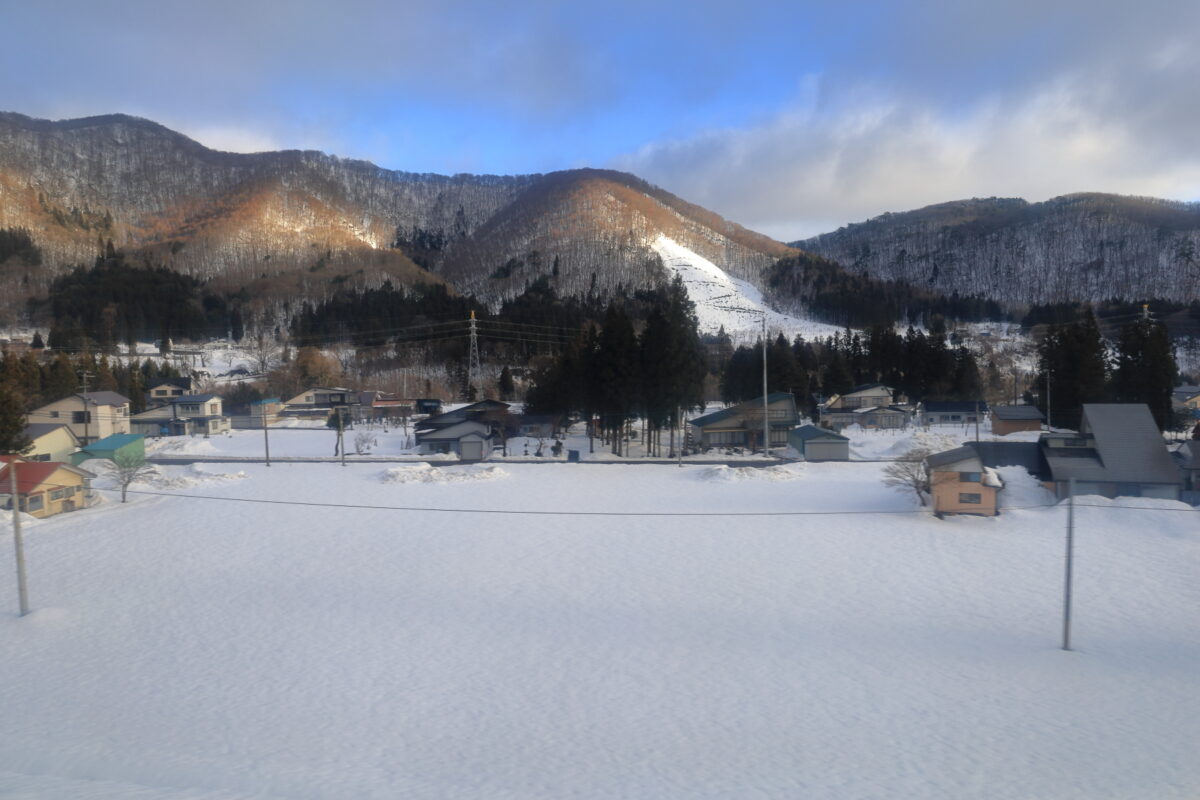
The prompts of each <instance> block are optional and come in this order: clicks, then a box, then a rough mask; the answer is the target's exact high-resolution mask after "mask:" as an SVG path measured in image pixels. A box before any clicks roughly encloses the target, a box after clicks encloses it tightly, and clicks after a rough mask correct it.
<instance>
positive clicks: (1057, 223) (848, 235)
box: [794, 194, 1200, 305]
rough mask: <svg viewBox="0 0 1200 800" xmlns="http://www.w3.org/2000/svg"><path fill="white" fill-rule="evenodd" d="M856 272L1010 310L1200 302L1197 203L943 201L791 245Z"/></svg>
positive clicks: (1090, 197)
mask: <svg viewBox="0 0 1200 800" xmlns="http://www.w3.org/2000/svg"><path fill="white" fill-rule="evenodd" d="M794 246H796V247H799V248H802V249H804V250H806V251H809V252H812V253H816V254H819V255H822V256H825V257H827V258H830V259H833V260H835V261H837V262H839V263H840V264H842V265H843V266H845V267H846V268H847V269H849V270H851V271H852V272H855V273H860V274H864V275H869V276H871V277H874V278H880V279H889V280H903V281H905V282H907V283H908V284H910V285H913V286H925V287H929V288H930V289H933V290H936V291H939V292H942V293H946V294H953V293H957V294H959V295H960V296H971V295H977V296H982V297H988V298H990V299H993V300H996V301H999V302H1002V303H1005V304H1007V305H1021V304H1029V303H1054V302H1063V301H1101V300H1105V299H1108V298H1118V299H1121V300H1141V299H1144V298H1151V297H1155V298H1163V299H1168V300H1176V301H1181V302H1188V301H1190V300H1191V299H1194V298H1196V297H1197V296H1200V204H1198V203H1179V202H1173V201H1167V200H1157V199H1154V198H1144V197H1124V196H1119V195H1108V194H1073V195H1066V196H1064V197H1056V198H1054V199H1052V200H1047V201H1045V202H1043V203H1028V202H1026V201H1024V200H1019V199H1007V198H989V199H975V200H962V201H956V202H951V203H941V204H938V205H934V206H929V207H927V208H922V209H918V210H916V211H908V212H903V213H889V214H884V215H882V216H879V217H875V218H874V219H871V220H868V221H866V222H862V223H856V224H853V225H847V226H846V227H844V228H840V229H839V230H837V231H835V232H833V233H827V234H822V235H820V236H816V237H813V238H811V239H805V240H803V241H799V242H795V243H794Z"/></svg>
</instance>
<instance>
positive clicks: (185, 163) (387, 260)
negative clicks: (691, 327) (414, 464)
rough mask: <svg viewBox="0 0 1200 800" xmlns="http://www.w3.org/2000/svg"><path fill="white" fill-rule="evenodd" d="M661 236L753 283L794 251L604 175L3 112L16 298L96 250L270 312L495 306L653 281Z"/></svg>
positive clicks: (1, 171)
mask: <svg viewBox="0 0 1200 800" xmlns="http://www.w3.org/2000/svg"><path fill="white" fill-rule="evenodd" d="M663 226H665V227H666V228H667V229H668V232H670V233H671V234H672V236H673V237H674V238H679V239H681V240H682V241H683V242H684V243H685V244H687V245H688V246H690V247H692V248H693V249H695V250H696V251H697V252H699V253H701V254H702V255H704V257H706V258H710V259H713V260H714V261H716V262H717V263H720V264H721V265H722V267H723V268H727V269H729V270H730V271H731V273H732V274H735V275H737V276H738V277H741V278H744V279H748V280H752V281H759V280H760V279H761V275H762V273H763V271H764V270H766V269H767V268H768V267H769V266H770V265H771V264H772V263H773V262H774V260H775V259H777V258H778V257H780V256H782V255H785V254H787V253H790V252H792V250H791V248H789V247H788V246H787V245H784V244H782V243H780V242H776V241H774V240H772V239H769V238H768V237H766V236H763V235H762V234H758V233H755V232H753V231H749V230H747V229H746V228H743V227H742V226H740V225H737V224H736V223H733V222H730V221H728V220H725V219H723V218H721V217H719V216H718V215H716V214H714V213H713V212H711V211H708V210H706V209H703V208H701V207H699V206H696V205H694V204H691V203H688V202H687V201H685V200H683V199H681V198H678V197H676V196H675V195H673V194H671V193H669V192H667V191H665V190H663V189H661V188H659V187H656V186H653V185H651V184H649V183H647V182H646V181H644V180H642V179H641V178H638V177H637V176H634V175H630V174H628V173H621V172H616V171H613V170H600V169H591V168H587V169H577V170H563V171H559V172H553V173H546V174H531V175H518V176H497V175H465V174H458V175H453V176H447V175H438V174H433V173H414V172H402V171H398V170H388V169H385V168H382V167H379V166H377V165H375V164H372V163H370V162H367V161H362V160H357V159H342V158H339V157H337V156H332V155H327V154H325V153H321V152H319V151H313V150H284V151H268V152H262V153H227V152H223V151H219V150H214V149H211V148H208V147H205V146H204V145H202V144H200V143H199V142H196V141H195V140H193V139H190V138H189V137H187V136H185V135H184V134H181V133H178V132H177V131H173V130H171V129H170V128H167V127H165V126H163V125H161V124H159V123H157V122H153V121H151V120H145V119H142V118H139V117H132V116H129V115H123V114H110V115H101V116H93V117H85V118H80V119H74V120H65V121H50V120H37V119H34V118H31V117H25V116H24V115H21V114H16V113H14V112H4V113H0V227H7V228H24V229H26V230H29V231H30V233H31V235H32V236H33V238H34V239H35V240H36V242H37V244H38V246H39V247H40V248H41V250H42V251H43V253H44V255H45V258H44V259H43V262H44V264H43V266H42V268H41V269H40V270H36V271H35V270H32V269H31V270H27V271H26V272H25V273H24V274H23V275H21V276H20V279H21V281H22V282H23V285H25V286H27V287H28V289H29V291H30V292H36V291H39V290H41V291H44V290H45V288H46V286H47V285H48V282H49V280H51V279H52V278H53V276H54V275H55V274H59V273H61V272H62V271H64V270H65V269H67V268H69V267H71V266H73V265H78V264H88V263H90V262H91V260H92V259H94V258H95V256H96V255H97V253H98V252H99V251H100V250H101V249H102V248H103V247H104V246H105V245H106V242H107V241H110V240H111V241H112V242H113V244H114V246H116V247H117V248H118V249H122V250H125V251H126V252H127V253H129V254H131V255H132V256H133V257H134V259H135V260H137V259H141V260H143V261H145V262H147V263H154V264H160V263H161V264H163V265H165V266H168V267H170V268H172V269H175V270H178V271H181V272H185V273H188V274H191V275H193V276H196V277H200V278H203V279H206V280H214V281H217V282H218V283H220V284H223V285H225V286H226V287H227V288H230V289H236V288H237V287H244V286H247V285H251V284H253V285H254V286H256V290H257V291H259V292H265V293H266V294H267V295H275V297H274V302H275V303H276V304H278V303H279V302H280V298H282V297H283V296H285V295H288V294H292V295H297V296H301V295H302V296H304V297H307V298H316V299H319V298H320V297H321V296H323V295H325V294H328V292H329V291H332V289H333V288H334V287H341V286H344V285H345V284H346V283H347V282H350V283H351V285H360V286H370V285H378V284H379V283H382V282H383V281H384V280H393V281H396V282H399V283H400V284H411V283H414V282H432V283H438V282H444V283H447V284H449V285H450V286H452V287H453V288H455V289H457V290H459V291H468V292H471V293H474V294H476V295H477V296H479V297H480V298H481V299H483V300H485V301H487V302H493V303H495V302H500V301H502V300H504V299H505V298H507V297H511V296H514V295H515V294H517V293H519V292H520V291H521V290H522V289H523V287H524V285H525V284H526V283H528V282H529V281H530V280H533V279H536V278H537V277H540V276H542V275H543V274H544V275H546V276H548V277H553V278H554V279H555V280H556V281H557V282H558V283H559V284H560V287H559V288H560V289H561V290H563V291H567V292H575V293H579V292H584V291H588V290H592V289H595V290H598V291H608V290H612V289H613V288H615V287H616V286H618V285H624V286H626V287H628V288H637V287H643V286H649V285H653V284H654V283H657V282H659V281H661V280H662V278H663V276H664V275H665V272H664V271H663V269H662V265H661V261H660V260H659V259H658V256H657V254H656V253H655V252H654V250H653V248H652V246H651V245H652V242H653V241H654V240H655V238H656V236H657V235H659V234H660V233H663V232H664V231H663V230H660V229H659V228H660V227H663ZM514 265H516V266H514ZM522 265H523V266H522ZM506 269H507V273H506ZM13 277H15V276H12V275H9V276H8V278H9V280H10V281H11V279H12V278H13ZM4 280H5V277H4V276H3V275H2V274H0V281H4Z"/></svg>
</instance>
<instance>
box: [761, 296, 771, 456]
mask: <svg viewBox="0 0 1200 800" xmlns="http://www.w3.org/2000/svg"><path fill="white" fill-rule="evenodd" d="M762 323H763V331H762V339H763V458H770V457H771V421H770V410H769V409H770V405H769V404H768V403H767V312H765V311H764V312H763V315H762Z"/></svg>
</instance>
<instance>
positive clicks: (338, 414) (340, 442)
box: [337, 406, 346, 467]
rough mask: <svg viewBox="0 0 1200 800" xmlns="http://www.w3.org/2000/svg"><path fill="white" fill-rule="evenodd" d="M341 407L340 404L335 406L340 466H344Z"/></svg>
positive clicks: (343, 434)
mask: <svg viewBox="0 0 1200 800" xmlns="http://www.w3.org/2000/svg"><path fill="white" fill-rule="evenodd" d="M342 408H343V407H342V406H337V418H338V452H339V453H341V454H342V466H343V467H344V466H346V439H345V435H346V430H345V425H344V424H343V423H344V420H343V417H342Z"/></svg>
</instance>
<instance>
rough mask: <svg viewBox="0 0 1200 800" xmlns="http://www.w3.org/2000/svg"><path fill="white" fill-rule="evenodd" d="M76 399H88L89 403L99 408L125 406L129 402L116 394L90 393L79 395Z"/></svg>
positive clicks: (126, 398)
mask: <svg viewBox="0 0 1200 800" xmlns="http://www.w3.org/2000/svg"><path fill="white" fill-rule="evenodd" d="M75 396H76V397H86V398H87V401H88V402H89V403H91V404H93V405H97V406H123V405H126V404H127V403H128V402H129V398H128V397H125V396H123V395H119V394H117V393H116V392H88V393H87V394H78V395H75Z"/></svg>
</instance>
